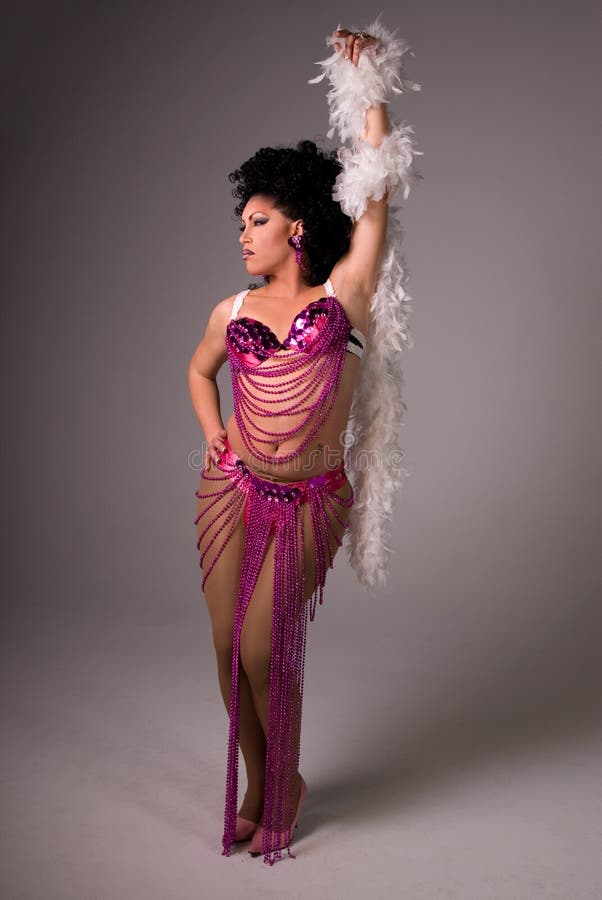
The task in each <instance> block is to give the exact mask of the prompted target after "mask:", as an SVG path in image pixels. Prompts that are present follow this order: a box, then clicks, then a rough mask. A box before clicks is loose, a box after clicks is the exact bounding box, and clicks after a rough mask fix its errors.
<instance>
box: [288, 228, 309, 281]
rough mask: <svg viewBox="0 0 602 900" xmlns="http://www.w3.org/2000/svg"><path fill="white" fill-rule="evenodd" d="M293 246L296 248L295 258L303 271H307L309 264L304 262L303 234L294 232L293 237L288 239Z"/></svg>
mask: <svg viewBox="0 0 602 900" xmlns="http://www.w3.org/2000/svg"><path fill="white" fill-rule="evenodd" d="M288 242H289V244H290V245H291V247H294V248H295V260H296V262H297V263H298V264H299V266H300V267H301V271H302V272H306V271H307V266H305V265H304V264H303V247H304V246H305V240H304V238H303V235H302V234H294V235H293V236H292V237H290V238H289V239H288Z"/></svg>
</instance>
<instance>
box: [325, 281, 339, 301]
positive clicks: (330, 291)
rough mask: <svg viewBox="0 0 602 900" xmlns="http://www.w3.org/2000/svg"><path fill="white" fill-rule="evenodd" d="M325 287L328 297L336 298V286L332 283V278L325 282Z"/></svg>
mask: <svg viewBox="0 0 602 900" xmlns="http://www.w3.org/2000/svg"><path fill="white" fill-rule="evenodd" d="M324 287H325V288H326V294H327V296H328V297H336V291H335V289H334V284H333V283H332V281H331V280H330V278H327V279H326V281H325V282H324Z"/></svg>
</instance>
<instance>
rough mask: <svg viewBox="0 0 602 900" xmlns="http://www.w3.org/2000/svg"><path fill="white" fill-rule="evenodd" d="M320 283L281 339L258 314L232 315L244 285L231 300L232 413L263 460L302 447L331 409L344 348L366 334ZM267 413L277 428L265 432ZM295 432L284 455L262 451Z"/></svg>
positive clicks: (281, 458)
mask: <svg viewBox="0 0 602 900" xmlns="http://www.w3.org/2000/svg"><path fill="white" fill-rule="evenodd" d="M324 288H325V290H326V296H324V297H320V298H319V299H318V300H313V301H312V302H311V303H308V304H307V306H306V307H305V308H304V309H302V310H301V312H300V313H298V314H297V315H296V316H295V318H294V320H293V324H292V325H291V327H290V329H289V332H288V334H287V336H286V338H285V339H284V341H282V343H281V342H280V341H279V340H278V338H277V336H276V335H275V334H274V332H273V331H272V329H271V328H269V327H268V326H267V325H265V324H264V323H263V322H260V321H259V320H258V319H254V318H251V317H250V316H241V317H240V318H237V315H238V312H239V311H240V307H241V306H242V303H243V300H244V298H245V297H246V295H247V294H248V293H249V291H248V290H246V291H241V292H240V293H239V294H237V296H236V299H235V301H234V304H233V306H232V314H231V316H230V321H229V322H228V324H227V326H226V347H227V351H228V357H229V360H230V370H231V375H232V392H233V397H234V414H235V416H236V421H237V424H238V427H239V430H240V434H241V436H242V440H243V442H244V444H245V446H246V448H247V450H249V452H250V453H252V454H253V455H254V456H255V457H256V458H257V459H260V460H263V461H265V462H269V463H273V464H279V463H282V464H284V463H287V462H289V461H290V460H292V459H294V458H295V457H296V456H297V455H299V454H300V453H301V452H302V451H303V450H304V449H306V448H307V447H309V445H310V444H311V442H312V440H313V439H314V437H315V436H316V434H317V433H318V430H319V429H320V428H321V426H322V425H323V424H324V423H325V421H326V419H327V418H328V415H329V413H330V411H331V410H332V408H333V404H334V402H335V399H336V396H337V393H338V388H339V384H340V380H341V375H342V372H343V368H344V363H345V357H346V355H347V353H348V352H349V353H354V354H355V355H356V356H358V357H361V356H362V354H363V352H364V347H365V345H366V339H365V337H364V335H363V334H362V332H361V331H360V330H359V328H355V327H354V326H353V325H352V324H351V322H350V321H349V317H348V316H347V313H346V312H345V309H344V308H343V306H342V305H341V303H340V302H339V300H338V299H337V297H336V295H335V292H334V287H333V285H332V282H331V281H330V279H328V280H327V281H326V282H325V284H324ZM273 419H276V425H277V426H278V427H279V428H280V430H275V431H271V430H270V426H271V427H272V428H273V427H274V424H273V423H272V420H273ZM287 426H289V427H287ZM297 434H299V435H300V438H301V440H300V443H299V446H297V447H296V449H295V450H293V451H292V452H290V453H281V452H280V450H279V452H278V455H271V454H269V453H266V452H264V451H263V450H262V449H261V445H262V444H271V445H272V446H273V445H274V444H276V445H277V446H278V447H279V445H280V444H281V443H282V442H285V441H286V442H288V441H291V440H292V438H293V437H295V436H296V435H297Z"/></svg>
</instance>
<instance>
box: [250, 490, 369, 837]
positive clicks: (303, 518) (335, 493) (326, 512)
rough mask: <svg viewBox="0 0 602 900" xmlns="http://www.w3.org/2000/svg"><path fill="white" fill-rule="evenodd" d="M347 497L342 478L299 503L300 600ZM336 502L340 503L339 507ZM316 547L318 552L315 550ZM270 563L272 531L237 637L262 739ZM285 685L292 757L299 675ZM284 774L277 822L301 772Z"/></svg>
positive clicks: (334, 539)
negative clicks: (284, 799)
mask: <svg viewBox="0 0 602 900" xmlns="http://www.w3.org/2000/svg"><path fill="white" fill-rule="evenodd" d="M351 497H352V489H351V485H350V483H349V482H348V481H345V483H344V484H342V485H341V486H340V487H339V488H337V489H332V490H328V491H325V492H324V493H320V494H319V495H317V496H316V498H315V499H316V504H317V505H316V506H314V507H313V511H312V505H311V504H310V503H303V504H302V505H301V506H300V507H299V521H298V529H299V531H300V533H301V535H302V538H303V541H302V543H301V542H299V544H298V550H299V552H298V556H297V566H298V569H299V579H301V576H302V575H303V576H304V581H305V584H304V589H303V594H302V596H303V604H305V603H306V602H307V600H308V599H309V598H310V597H311V596H312V595H313V594H314V592H315V589H316V579H317V577H318V576H317V573H320V572H322V571H323V564H324V563H323V561H322V564H320V557H322V556H324V557H325V560H326V565H327V566H328V567H331V566H332V564H333V561H334V557H335V555H336V552H337V550H338V548H339V546H340V545H341V542H342V539H343V535H344V533H345V530H346V528H347V524H348V521H349V514H350V507H349V506H347V504H348V503H350V500H351ZM338 501H342V505H340V504H339V502H338ZM318 550H319V552H317V551H318ZM274 566H275V540H274V534H272V535H271V537H270V539H269V542H268V544H267V548H266V551H265V555H264V558H263V562H262V565H261V568H260V571H259V575H258V578H257V581H256V584H255V588H254V590H253V593H252V595H251V599H250V601H249V605H248V607H247V611H246V615H245V618H244V623H243V627H242V632H241V641H240V658H241V663H242V667H243V669H244V671H245V673H246V676H247V678H248V681H249V684H250V686H251V692H252V695H253V702H254V705H255V708H256V710H257V715H258V717H259V719H260V721H261V724H262V727H263V731H264V734H265V736H266V740H267V737H268V728H269V715H270V709H269V695H270V660H271V653H272V643H273V635H272V626H273V615H272V613H273V605H274ZM302 570H303V571H302ZM304 614H306V610H305V609H303V608H302V607H301V606H300V607H299V608H298V612H297V616H298V617H300V616H302V615H304ZM288 687H289V689H290V691H291V696H289V698H288V702H289V704H290V709H291V715H292V736H291V744H292V745H293V747H294V748H295V752H294V754H293V755H294V756H295V757H296V758H297V759H298V755H299V746H300V735H301V709H302V696H301V693H302V677H301V678H300V679H299V678H292V679H291V680H290V683H289V684H288ZM285 777H286V779H287V780H288V787H287V790H286V791H285V793H286V795H287V796H288V798H289V808H288V809H287V810H283V822H284V823H285V826H287V825H288V824H290V822H292V820H293V819H294V817H295V813H296V810H297V805H298V801H299V794H300V791H301V776H300V774H299V771H298V766H296V765H295V766H291V769H290V771H289V772H288V773H287V774H286V776H285Z"/></svg>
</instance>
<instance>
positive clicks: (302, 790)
mask: <svg viewBox="0 0 602 900" xmlns="http://www.w3.org/2000/svg"><path fill="white" fill-rule="evenodd" d="M306 795H307V785H306V783H305V781H304V779H303V778H302V776H301V775H299V786H298V793H297V807H296V813H295V818H294V819H293V822H292V826H291V832H294V830H295V828H296V827H297V820H298V818H299V813H300V812H301V807H302V806H303V804H304V802H305V797H306ZM286 836H287V831H281V832H280V833H279V834H278V838H277V840H276V846H275V847H274V846H273V847H272V849H273V850H276V849H278V848H279V849H281V850H282V849H283V847H284V846H285V843H286ZM291 841H292V837H291ZM271 843H272V844H273V841H272V842H271ZM262 844H263V825H259V827H258V828H257V829H256V831H255V833H254V835H253V839H252V840H251V843H250V845H249V853H250V854H251V856H259V854H260V853H261V852H262Z"/></svg>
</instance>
